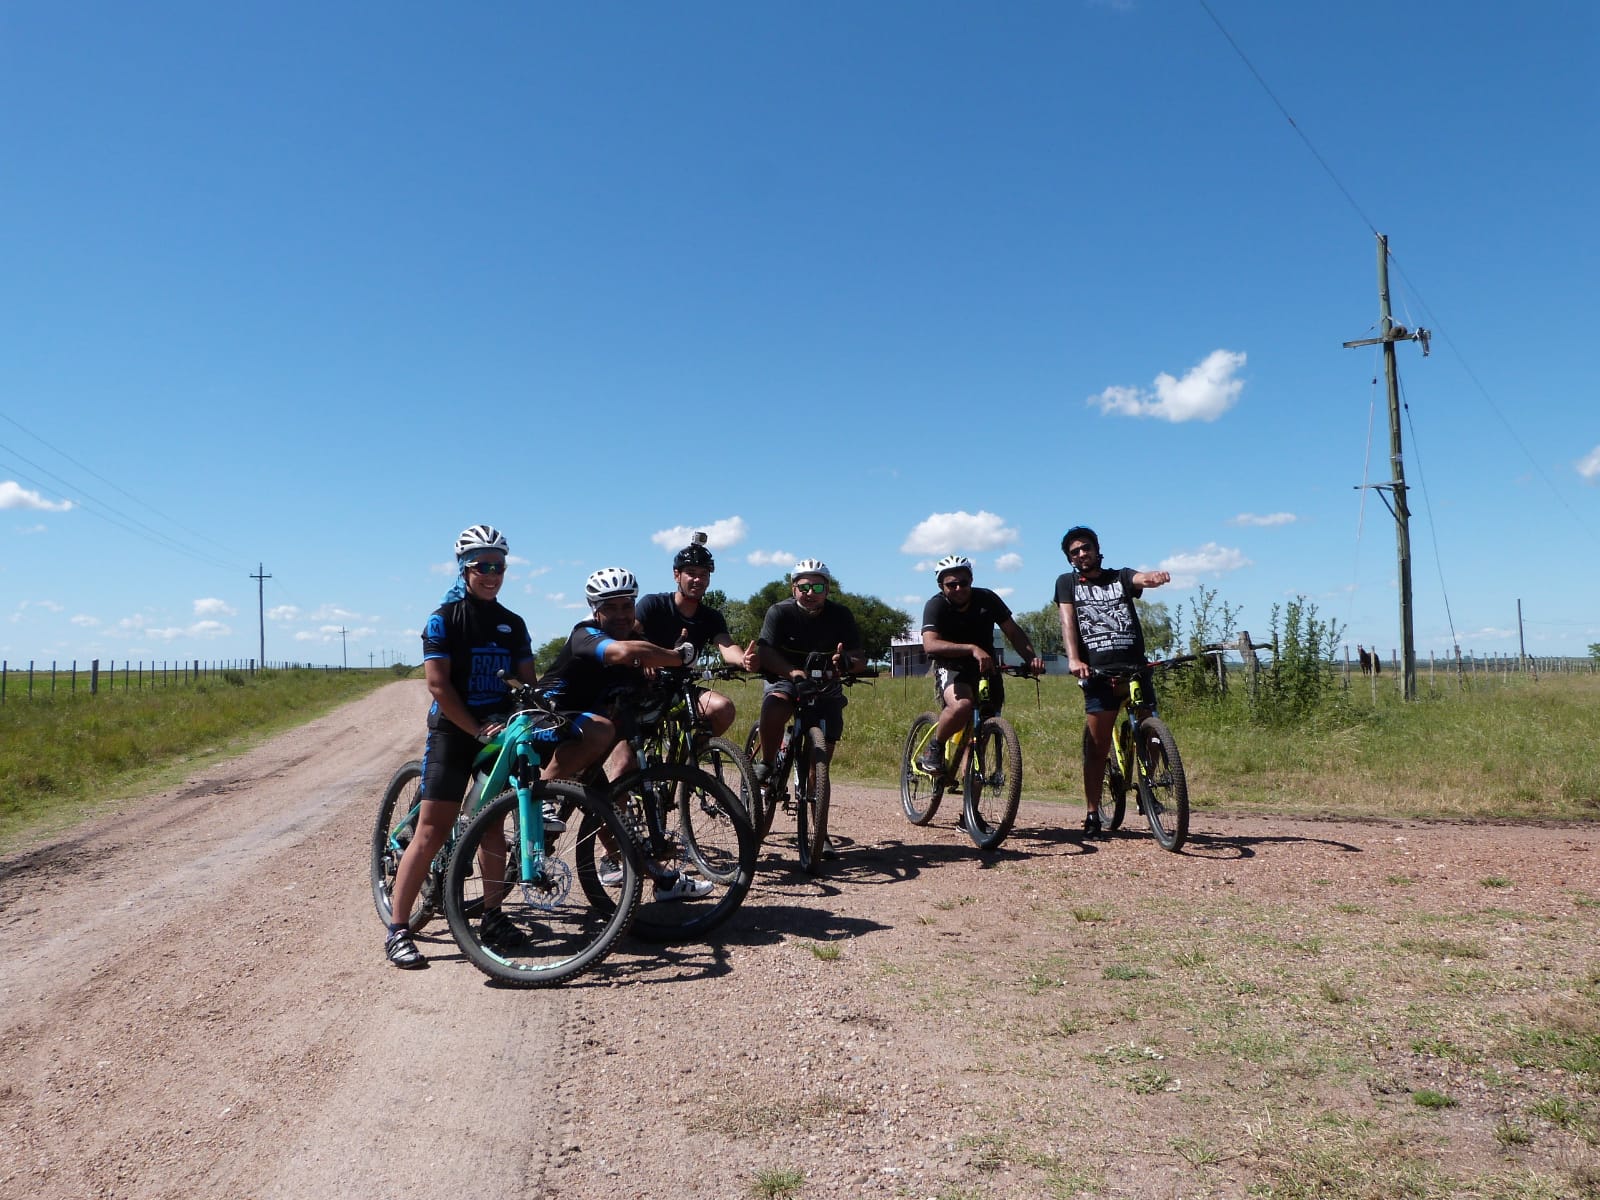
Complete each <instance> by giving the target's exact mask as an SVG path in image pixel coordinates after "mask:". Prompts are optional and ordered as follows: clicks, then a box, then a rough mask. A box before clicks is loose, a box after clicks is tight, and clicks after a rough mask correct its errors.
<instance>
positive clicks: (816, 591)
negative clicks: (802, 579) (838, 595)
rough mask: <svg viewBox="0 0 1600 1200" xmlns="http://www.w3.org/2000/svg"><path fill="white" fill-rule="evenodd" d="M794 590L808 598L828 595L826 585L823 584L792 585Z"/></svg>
mask: <svg viewBox="0 0 1600 1200" xmlns="http://www.w3.org/2000/svg"><path fill="white" fill-rule="evenodd" d="M794 590H795V591H797V592H804V593H805V594H806V595H808V596H826V595H827V594H828V585H827V584H825V583H797V584H795V585H794Z"/></svg>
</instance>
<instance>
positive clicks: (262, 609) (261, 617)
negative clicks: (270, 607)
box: [250, 563, 272, 671]
mask: <svg viewBox="0 0 1600 1200" xmlns="http://www.w3.org/2000/svg"><path fill="white" fill-rule="evenodd" d="M250 578H251V579H254V580H255V581H256V620H257V621H258V623H259V625H260V628H261V657H260V658H259V659H258V660H257V663H256V665H257V669H258V670H262V671H265V670H266V669H267V605H266V592H265V590H264V589H265V587H266V581H267V580H269V579H271V578H272V576H271V575H268V574H266V568H264V567H263V566H262V565H261V564H260V563H257V564H256V573H255V574H254V575H252V576H250Z"/></svg>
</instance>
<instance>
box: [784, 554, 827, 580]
mask: <svg viewBox="0 0 1600 1200" xmlns="http://www.w3.org/2000/svg"><path fill="white" fill-rule="evenodd" d="M802 575H821V576H822V577H823V578H824V579H829V580H831V579H832V578H833V572H832V571H830V570H828V564H827V563H825V562H823V561H822V560H821V559H820V558H802V559H801V560H800V561H799V562H797V563H795V565H794V570H792V571H790V572H789V578H790V579H799V578H800V576H802Z"/></svg>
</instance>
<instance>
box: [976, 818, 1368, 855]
mask: <svg viewBox="0 0 1600 1200" xmlns="http://www.w3.org/2000/svg"><path fill="white" fill-rule="evenodd" d="M1153 840H1154V839H1152V838H1151V836H1150V832H1149V830H1148V829H1145V828H1144V827H1143V826H1142V825H1137V824H1136V825H1133V826H1131V827H1130V826H1127V825H1124V826H1123V827H1122V828H1121V829H1116V830H1112V831H1111V832H1108V833H1102V834H1100V835H1099V836H1098V837H1088V836H1086V835H1085V834H1084V833H1083V831H1082V830H1080V829H1072V828H1068V827H1057V828H1049V827H1044V828H1037V829H1033V828H1023V827H1018V828H1015V829H1013V830H1012V831H1011V836H1010V837H1009V838H1008V839H1007V840H1006V842H1005V844H1004V845H1003V846H1002V847H1001V848H1000V850H999V851H998V852H996V854H994V855H991V856H990V857H995V858H997V859H999V858H1000V856H1002V855H1004V854H1006V853H1008V852H1009V853H1010V854H1011V855H1012V856H1013V857H1014V858H1015V859H1017V860H1019V861H1024V860H1027V859H1030V858H1036V857H1041V856H1044V855H1051V856H1061V855H1063V854H1065V855H1070V856H1074V857H1076V856H1080V855H1089V854H1098V853H1100V852H1101V851H1102V850H1106V849H1109V848H1111V847H1113V846H1117V845H1121V844H1123V843H1131V842H1152V843H1153ZM1275 845H1285V846H1290V845H1292V846H1325V847H1327V848H1328V849H1330V850H1335V851H1338V852H1339V853H1342V854H1362V853H1364V852H1365V851H1364V848H1363V847H1361V846H1358V845H1355V844H1354V843H1352V842H1345V841H1338V840H1335V839H1332V838H1317V837H1304V836H1299V835H1296V834H1229V833H1213V832H1198V833H1190V834H1189V837H1188V839H1187V840H1186V841H1185V842H1184V844H1183V846H1182V847H1181V848H1180V849H1178V850H1176V851H1172V852H1171V853H1173V854H1174V855H1175V856H1176V857H1180V858H1196V859H1212V860H1216V861H1219V862H1222V861H1238V860H1242V859H1250V858H1254V857H1255V856H1256V854H1257V851H1258V848H1262V847H1265V848H1270V847H1272V846H1275ZM1030 847H1031V848H1030Z"/></svg>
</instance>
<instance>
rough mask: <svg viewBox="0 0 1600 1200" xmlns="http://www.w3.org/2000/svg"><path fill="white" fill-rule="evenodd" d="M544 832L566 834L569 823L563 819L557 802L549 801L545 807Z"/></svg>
mask: <svg viewBox="0 0 1600 1200" xmlns="http://www.w3.org/2000/svg"><path fill="white" fill-rule="evenodd" d="M544 831H545V832H546V833H565V832H566V831H567V823H566V822H565V821H563V820H562V819H561V810H560V809H558V808H557V807H556V805H555V801H553V800H547V801H545V805H544Z"/></svg>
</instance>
